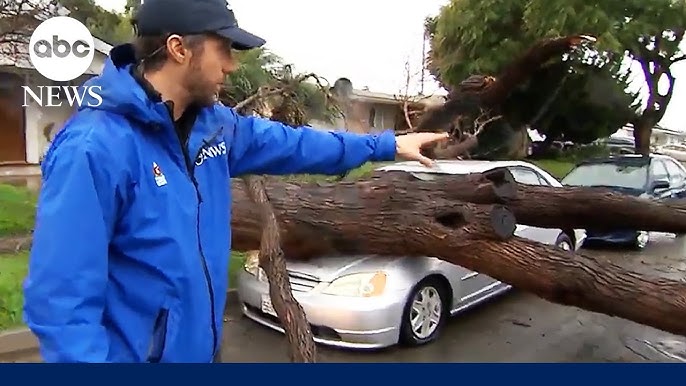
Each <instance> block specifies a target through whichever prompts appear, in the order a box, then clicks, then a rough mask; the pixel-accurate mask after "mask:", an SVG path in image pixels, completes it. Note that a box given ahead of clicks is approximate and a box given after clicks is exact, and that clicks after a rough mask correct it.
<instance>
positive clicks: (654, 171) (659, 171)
mask: <svg viewBox="0 0 686 386" xmlns="http://www.w3.org/2000/svg"><path fill="white" fill-rule="evenodd" d="M650 174H651V177H652V178H653V180H661V179H669V174H668V173H667V168H666V167H665V164H664V163H662V161H661V160H659V159H654V160H653V162H651V163H650Z"/></svg>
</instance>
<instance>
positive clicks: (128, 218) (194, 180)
mask: <svg viewBox="0 0 686 386" xmlns="http://www.w3.org/2000/svg"><path fill="white" fill-rule="evenodd" d="M136 22H137V31H138V34H139V36H138V38H137V41H136V44H135V45H122V46H118V47H115V48H114V49H113V50H112V52H111V54H110V57H109V58H108V61H107V62H106V64H105V68H104V70H103V73H102V74H101V75H100V76H98V77H95V78H93V79H92V80H90V81H89V85H90V86H96V85H97V86H101V90H102V92H101V96H102V103H101V104H100V105H99V106H97V107H87V106H88V104H89V102H97V101H96V100H86V101H84V103H83V104H82V106H83V107H81V108H80V109H79V111H78V112H77V113H76V114H75V115H73V116H72V117H71V118H70V119H69V121H68V122H67V123H66V125H65V127H64V128H63V129H62V130H61V131H60V132H59V134H58V135H57V136H56V138H55V139H54V142H53V145H52V146H51V148H50V150H49V151H48V153H47V155H46V158H45V161H44V163H43V165H42V171H43V186H42V190H41V194H40V200H39V203H38V211H37V219H36V228H35V233H34V242H33V248H32V250H31V258H30V266H29V274H28V277H27V279H26V281H25V284H24V289H25V292H24V294H25V306H24V313H25V320H26V323H27V324H28V326H29V327H30V329H31V330H32V331H33V332H34V334H35V335H36V336H37V337H38V339H39V341H40V350H41V354H42V356H43V359H44V360H45V361H46V362H212V361H213V358H215V355H216V354H217V352H218V350H219V348H220V342H221V337H222V311H223V308H224V302H225V300H226V299H225V298H226V289H227V286H228V283H227V271H228V263H229V261H228V256H229V254H230V240H231V235H230V229H229V224H230V218H229V216H230V213H231V195H230V193H231V191H230V188H229V184H230V178H231V177H235V176H240V175H245V174H287V173H321V174H341V173H343V172H345V171H347V170H350V169H353V168H355V167H358V166H360V165H362V164H363V163H365V162H367V161H385V160H393V159H394V158H395V157H396V155H398V156H400V157H402V158H406V159H414V160H420V161H421V162H423V163H429V162H430V160H428V159H426V158H424V157H422V156H421V155H420V154H419V150H420V147H422V146H423V145H426V144H429V143H431V142H434V141H438V140H440V139H442V138H445V135H442V134H431V133H422V134H415V135H407V136H399V137H395V136H394V135H393V134H392V132H385V133H383V134H380V135H378V136H375V135H356V134H350V133H333V132H326V131H318V130H314V129H309V128H291V127H287V126H285V125H282V124H280V123H276V122H272V121H269V120H265V119H261V118H257V117H251V116H250V117H246V116H241V115H238V114H237V113H236V112H234V111H233V110H232V109H230V108H228V107H225V106H222V105H220V104H217V103H215V95H216V93H217V92H218V91H219V87H221V85H222V84H223V81H224V79H225V76H226V75H227V74H228V73H230V72H231V71H234V70H235V69H236V67H237V63H236V62H235V58H234V56H233V54H232V48H233V49H234V50H246V49H250V48H254V47H258V46H261V45H262V44H264V40H262V39H260V38H258V37H256V36H254V35H252V34H250V33H248V32H246V31H244V30H242V29H240V28H239V27H238V26H237V24H236V21H235V18H234V14H233V12H232V11H231V10H229V9H227V6H226V3H225V1H223V0H193V1H188V0H146V1H145V2H144V4H143V5H142V7H141V9H140V11H139V13H138V15H137V20H136ZM95 104H97V103H95Z"/></svg>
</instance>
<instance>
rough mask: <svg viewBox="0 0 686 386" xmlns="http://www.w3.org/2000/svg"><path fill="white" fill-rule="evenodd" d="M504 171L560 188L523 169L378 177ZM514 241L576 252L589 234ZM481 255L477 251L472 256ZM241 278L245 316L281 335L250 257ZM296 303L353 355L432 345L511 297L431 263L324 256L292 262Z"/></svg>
mask: <svg viewBox="0 0 686 386" xmlns="http://www.w3.org/2000/svg"><path fill="white" fill-rule="evenodd" d="M496 167H507V168H509V170H510V171H511V172H512V174H513V176H514V178H515V180H517V182H518V183H522V184H535V185H551V186H556V187H560V186H562V185H561V184H560V182H559V181H557V180H556V179H555V178H554V177H553V176H551V175H550V174H548V173H547V172H545V171H544V170H542V169H540V168H538V167H537V166H535V165H533V164H530V163H527V162H523V161H452V160H451V161H439V162H438V165H437V166H436V167H435V168H426V167H424V166H422V165H421V164H419V163H417V162H399V163H395V164H392V165H388V166H384V167H382V168H380V169H378V170H379V171H404V172H408V173H411V174H412V175H414V176H415V177H416V178H420V179H431V178H435V177H436V175H437V174H451V175H456V174H467V173H480V172H485V171H487V170H490V169H493V168H496ZM516 234H517V235H518V236H520V237H524V238H528V239H531V240H534V241H538V242H542V243H545V244H550V245H555V246H557V247H559V248H562V249H565V250H577V249H578V248H579V247H580V246H581V245H582V243H583V240H584V239H585V237H586V233H585V231H583V230H580V229H570V230H562V229H547V228H535V227H528V226H523V225H518V226H517V230H516ZM475 253H478V251H475ZM244 268H245V269H244V270H243V271H242V272H241V273H240V274H239V276H238V297H239V299H240V301H241V305H242V310H243V314H244V315H245V316H246V317H248V318H250V319H252V320H253V321H255V322H257V323H260V324H262V325H264V326H267V327H269V328H272V329H274V330H277V331H280V332H283V328H282V327H281V325H280V323H279V320H278V318H277V317H276V312H275V311H274V308H273V306H272V303H271V300H270V298H269V285H268V283H267V278H266V275H265V273H264V271H263V270H262V269H261V268H259V267H258V260H257V255H256V254H255V253H253V254H250V257H249V258H248V259H247V260H246V262H245V267H244ZM288 273H289V278H290V283H291V287H292V290H293V295H294V297H295V298H296V300H297V301H298V302H299V303H300V304H301V305H302V307H303V309H304V310H305V313H306V316H307V319H308V321H309V323H310V325H311V326H312V331H313V333H314V336H315V341H316V342H318V343H321V344H325V345H330V346H336V347H344V348H356V349H373V348H382V347H388V346H392V345H395V344H398V343H400V344H405V345H421V344H425V343H428V342H432V341H434V340H435V339H436V338H437V337H438V336H439V335H440V332H441V329H442V327H443V325H444V324H445V322H446V320H447V318H449V317H450V316H453V315H455V314H457V313H459V312H460V311H462V310H465V309H468V308H470V307H472V306H474V305H477V304H479V303H481V302H482V301H485V300H487V299H490V298H492V297H494V296H497V295H499V294H501V293H504V292H506V291H508V290H509V289H510V288H511V287H510V285H508V284H506V283H502V282H500V281H498V280H495V279H493V278H491V277H489V276H487V275H484V274H481V273H479V272H474V271H471V270H468V269H466V268H464V267H461V266H458V265H455V264H451V263H447V262H444V261H442V260H439V259H437V258H433V257H422V258H416V257H403V256H398V257H379V256H342V257H331V256H323V257H321V258H318V259H313V260H309V261H307V262H296V261H290V262H289V263H288Z"/></svg>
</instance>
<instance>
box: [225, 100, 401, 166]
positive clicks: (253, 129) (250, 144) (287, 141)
mask: <svg viewBox="0 0 686 386" xmlns="http://www.w3.org/2000/svg"><path fill="white" fill-rule="evenodd" d="M227 110H228V113H229V114H234V115H235V119H236V125H235V127H234V128H232V131H233V133H232V136H233V137H232V138H231V139H230V140H231V144H230V154H229V163H230V170H231V174H232V176H234V177H236V176H239V175H242V174H296V173H308V174H327V175H337V174H342V173H345V172H347V171H348V170H351V169H355V168H356V167H359V166H360V165H362V164H364V163H366V162H369V161H372V162H373V161H392V160H394V159H395V155H396V140H395V134H394V133H393V132H392V131H386V132H383V133H381V134H379V135H371V134H354V133H346V132H328V131H322V130H316V129H313V128H310V127H298V128H293V127H290V126H287V125H284V124H281V123H279V122H275V121H271V120H268V119H264V118H259V117H253V116H241V115H239V114H236V113H235V112H234V111H233V110H230V109H228V108H227Z"/></svg>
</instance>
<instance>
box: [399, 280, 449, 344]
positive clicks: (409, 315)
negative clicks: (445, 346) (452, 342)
mask: <svg viewBox="0 0 686 386" xmlns="http://www.w3.org/2000/svg"><path fill="white" fill-rule="evenodd" d="M447 287H448V286H447V285H446V284H445V283H444V282H443V281H441V280H440V279H438V278H435V277H428V278H425V279H424V280H422V281H420V282H419V283H418V284H417V285H416V286H415V287H414V289H413V290H412V292H411V293H410V296H408V298H407V303H406V304H405V309H404V310H403V315H402V321H401V324H400V338H399V343H400V344H401V345H403V346H409V347H414V346H420V345H424V344H427V343H430V342H433V341H434V340H436V338H438V336H439V335H440V333H441V331H442V330H443V327H444V326H445V323H446V321H447V319H448V316H449V315H450V310H449V302H448V297H449V296H448V294H449V291H450V288H447ZM415 301H418V302H420V303H422V304H421V305H419V304H418V305H417V306H418V307H419V309H417V308H415V307H414V305H415V304H414V303H415ZM436 301H438V303H436ZM436 307H440V309H439V310H438V314H439V315H440V316H439V318H438V322H437V323H435V324H433V323H432V322H431V319H430V315H431V312H432V309H433V310H434V311H436V309H435V308H436ZM426 318H429V320H427V323H429V324H428V327H427V329H428V331H421V330H420V331H416V330H417V329H421V327H420V326H421V323H422V320H426ZM413 321H414V327H413Z"/></svg>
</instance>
